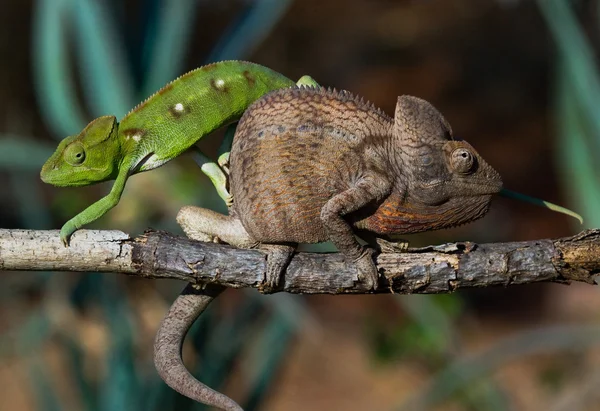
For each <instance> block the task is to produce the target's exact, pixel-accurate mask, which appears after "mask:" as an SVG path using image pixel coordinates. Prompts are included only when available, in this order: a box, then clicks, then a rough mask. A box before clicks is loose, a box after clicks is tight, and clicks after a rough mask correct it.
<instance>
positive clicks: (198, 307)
mask: <svg viewBox="0 0 600 411" xmlns="http://www.w3.org/2000/svg"><path fill="white" fill-rule="evenodd" d="M224 289H225V287H223V286H220V285H215V284H207V285H206V287H205V288H204V289H202V290H199V289H197V288H195V287H194V286H193V285H192V284H188V285H187V286H186V287H185V289H184V290H183V291H182V292H181V294H180V295H179V297H177V299H176V300H175V302H174V303H173V305H172V306H171V308H170V309H169V312H168V313H167V315H166V316H165V318H164V319H163V321H162V323H161V325H160V328H159V329H158V333H157V334H156V339H155V340H154V365H155V366H156V369H157V371H158V374H159V375H160V377H161V378H162V379H163V380H164V381H165V382H166V383H167V385H168V386H169V387H171V388H173V389H174V390H175V391H177V392H179V393H180V394H183V395H185V396H186V397H189V398H191V399H193V400H195V401H198V402H201V403H203V404H207V405H211V406H213V407H217V408H220V409H222V410H227V411H243V410H242V407H240V406H239V405H238V404H237V403H236V402H235V401H233V400H232V399H231V398H229V397H227V396H226V395H223V394H221V393H220V392H217V391H215V390H213V389H212V388H209V387H207V386H206V385H204V384H202V383H201V382H200V381H198V380H197V379H196V378H194V376H193V375H192V374H190V372H189V371H188V370H187V368H185V365H184V364H183V359H182V357H181V347H182V345H183V340H184V339H185V336H186V334H187V332H188V330H189V329H190V327H191V326H192V324H193V323H194V321H196V319H197V318H198V317H199V316H200V314H202V312H203V311H204V310H205V309H206V307H208V305H209V304H210V303H211V301H213V300H214V299H215V298H216V297H217V296H218V295H219V294H220V293H221V292H222V291H223V290H224Z"/></svg>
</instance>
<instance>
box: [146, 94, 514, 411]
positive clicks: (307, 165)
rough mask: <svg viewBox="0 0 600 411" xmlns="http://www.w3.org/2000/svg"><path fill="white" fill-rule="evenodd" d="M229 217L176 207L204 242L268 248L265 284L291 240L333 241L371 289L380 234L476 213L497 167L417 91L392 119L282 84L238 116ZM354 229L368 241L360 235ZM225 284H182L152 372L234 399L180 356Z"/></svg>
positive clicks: (497, 185) (226, 402)
mask: <svg viewBox="0 0 600 411" xmlns="http://www.w3.org/2000/svg"><path fill="white" fill-rule="evenodd" d="M229 166H230V168H229V172H230V175H229V179H230V180H229V183H230V191H231V194H232V195H233V204H232V205H231V207H230V208H229V216H225V215H222V214H219V213H216V212H214V211H211V210H207V209H202V208H198V207H192V206H189V207H184V208H182V210H181V211H180V212H179V215H178V216H177V221H178V222H179V224H180V225H181V226H182V228H183V230H184V231H185V233H186V234H187V235H188V236H189V237H191V238H194V239H197V240H201V241H214V240H215V239H218V240H220V241H224V242H227V243H229V244H231V245H234V246H236V247H243V248H250V247H259V248H263V249H266V250H267V270H266V277H265V279H264V283H263V285H262V289H263V291H267V292H268V291H272V290H274V289H276V288H277V287H278V285H279V282H280V280H281V278H282V274H283V272H284V271H285V268H286V266H287V264H288V263H289V261H290V259H291V257H292V254H293V252H294V250H295V248H296V245H297V244H298V243H315V242H321V241H327V240H331V241H332V242H333V244H335V246H336V247H337V248H338V250H339V251H340V252H341V253H343V254H344V255H345V256H346V258H347V260H348V262H349V263H350V264H354V265H355V267H356V268H357V276H358V280H359V281H360V282H361V283H362V284H363V285H364V287H365V288H367V289H369V290H370V289H376V288H377V286H378V282H379V275H378V272H377V267H376V266H375V263H374V261H373V257H372V254H373V250H374V249H373V248H371V246H376V245H377V244H376V243H377V241H378V239H380V238H383V239H386V238H388V236H390V235H392V234H408V233H416V232H420V231H429V230H435V229H440V228H446V227H453V226H457V225H460V224H464V223H468V222H469V221H473V220H475V219H478V218H480V217H483V215H485V213H486V212H487V211H488V208H489V205H490V202H491V198H492V195H493V194H495V193H498V192H499V191H500V190H501V188H502V180H501V178H500V176H499V175H498V173H497V172H496V171H495V170H494V169H493V168H492V167H490V166H489V165H488V164H487V163H486V162H485V161H484V160H483V159H482V158H481V157H480V156H479V155H478V154H477V152H476V151H475V150H474V149H473V148H472V147H471V146H470V145H469V144H468V143H466V142H464V141H460V140H458V139H456V138H454V137H453V135H452V130H451V128H450V125H449V124H448V122H447V121H446V120H445V119H444V117H443V116H442V115H441V114H440V113H439V112H438V111H437V110H436V109H435V108H434V107H433V106H432V105H431V104H429V103H428V102H426V101H425V100H422V99H419V98H416V97H410V96H401V97H398V103H397V105H396V113H395V118H393V119H392V118H391V117H389V116H388V115H386V114H385V113H383V112H382V111H381V110H379V109H377V108H375V107H374V106H373V105H372V104H370V103H367V102H364V101H363V100H361V99H358V98H356V97H354V96H353V95H352V94H350V93H348V92H345V91H341V92H337V91H335V90H334V91H331V90H325V89H316V88H294V89H283V90H280V91H277V92H273V93H270V94H268V95H266V96H265V97H263V98H262V99H260V100H259V101H257V102H256V103H254V104H253V105H252V106H250V108H249V109H248V110H247V111H246V112H245V113H244V115H243V116H242V118H241V120H240V122H239V125H238V127H237V131H236V134H235V137H234V141H233V146H232V150H231V157H230V164H229ZM355 234H358V235H359V236H360V237H361V238H363V240H365V241H366V242H367V243H369V244H370V245H371V246H362V245H361V244H360V243H359V242H358V241H357V240H356V238H355ZM222 290H223V288H222V287H221V286H217V285H214V284H208V285H206V287H205V288H204V289H195V288H194V287H193V286H192V285H190V286H188V287H187V288H186V290H184V292H183V293H182V295H181V296H179V298H178V299H177V300H176V301H175V302H174V304H173V306H172V307H171V310H170V311H169V313H168V314H167V316H166V317H165V319H164V320H163V323H162V324H161V327H160V330H159V332H158V334H157V337H156V340H155V346H154V353H155V354H154V355H155V364H156V367H157V369H158V372H159V374H160V375H161V377H162V378H163V380H165V382H166V383H167V384H169V385H170V386H171V387H172V388H174V389H175V390H177V391H179V392H180V393H182V394H184V395H186V396H188V397H190V398H192V399H194V400H196V401H199V402H202V403H205V404H209V405H212V406H215V407H218V408H221V409H224V410H241V407H240V406H239V405H238V404H237V403H236V402H235V401H233V400H232V399H230V398H229V397H227V396H225V395H223V394H221V393H219V392H217V391H214V390H212V389H211V388H209V387H207V386H206V385H204V384H202V383H201V382H200V381H198V380H196V379H195V378H194V377H193V376H192V375H191V374H190V373H189V372H188V371H187V369H186V368H185V366H184V364H183V361H182V359H181V345H182V343H183V339H184V338H185V334H186V333H187V331H188V329H189V327H190V326H191V324H192V323H193V322H194V321H195V319H196V318H197V317H198V316H199V315H200V314H201V313H202V311H204V309H205V308H206V307H207V306H208V304H209V303H210V302H211V301H212V300H213V299H214V298H215V297H216V296H217V295H218V294H219V293H220V292H221V291H222Z"/></svg>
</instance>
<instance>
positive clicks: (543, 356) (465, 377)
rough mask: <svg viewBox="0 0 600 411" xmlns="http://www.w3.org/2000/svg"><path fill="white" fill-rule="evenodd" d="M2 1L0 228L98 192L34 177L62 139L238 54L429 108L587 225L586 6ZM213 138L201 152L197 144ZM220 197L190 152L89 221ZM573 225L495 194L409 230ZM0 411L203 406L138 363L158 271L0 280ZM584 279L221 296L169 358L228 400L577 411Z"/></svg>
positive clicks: (556, 1) (590, 352)
mask: <svg viewBox="0 0 600 411" xmlns="http://www.w3.org/2000/svg"><path fill="white" fill-rule="evenodd" d="M1 10H2V11H1V12H0V55H1V56H2V59H1V62H0V187H1V188H2V190H0V227H2V228H31V229H57V228H60V226H61V225H62V224H63V223H64V222H65V221H66V220H67V219H69V218H70V217H72V216H74V215H75V214H76V213H78V212H79V211H81V210H82V209H83V208H85V207H86V206H87V205H89V204H91V203H92V202H94V201H96V200H97V199H99V198H100V197H101V196H102V195H104V194H105V193H106V192H107V190H108V189H109V187H110V184H102V185H98V186H93V187H88V188H77V189H65V188H63V189H59V188H55V187H50V186H46V185H44V184H42V183H41V181H40V180H39V177H38V174H39V170H40V167H41V165H42V164H43V162H44V161H45V159H46V158H47V157H48V156H49V155H50V154H51V153H52V151H53V150H54V148H55V146H56V144H57V143H58V141H60V139H62V138H63V137H65V136H66V135H69V134H73V133H77V132H79V131H80V129H81V128H82V127H83V126H84V125H85V124H86V123H87V122H88V121H89V120H91V119H92V118H94V117H97V116H99V115H103V114H115V115H117V116H119V117H121V116H123V115H124V114H125V113H126V112H127V111H128V110H129V109H130V108H132V107H133V106H134V105H135V104H136V103H138V102H139V101H141V100H142V99H143V98H145V97H147V96H148V95H150V94H151V93H152V92H153V91H155V90H157V89H158V88H160V87H161V86H162V85H163V84H165V83H166V82H167V81H169V80H172V79H173V78H175V77H176V76H178V75H179V74H182V73H184V72H186V71H188V70H190V69H193V68H195V67H198V66H201V65H203V64H206V63H208V62H212V61H218V60H223V59H247V60H251V61H255V62H258V63H261V64H264V65H266V66H269V67H271V68H273V69H275V70H277V71H279V72H282V73H284V74H286V75H287V76H289V77H291V78H294V79H297V78H299V77H300V76H301V75H303V74H309V75H311V76H313V77H314V78H315V79H316V80H317V81H319V82H320V83H321V84H323V85H327V86H333V87H336V88H342V89H347V90H351V91H353V92H355V93H357V94H360V95H362V96H364V97H366V98H368V99H369V100H371V101H372V102H374V103H375V104H376V105H377V106H380V107H382V108H383V109H385V110H386V111H387V112H388V113H390V114H392V113H393V109H394V105H395V102H396V97H397V96H398V95H400V94H413V95H417V96H420V97H422V98H425V99H427V100H429V101H431V102H432V103H433V104H434V105H435V106H436V107H437V108H439V109H440V111H442V113H444V115H445V116H446V118H447V119H448V120H449V121H450V122H451V124H452V126H453V128H454V131H455V133H456V134H457V135H460V136H461V137H462V138H464V139H466V140H467V141H469V142H470V143H472V144H473V146H475V147H476V148H477V150H478V151H479V153H480V154H482V156H483V157H484V158H486V160H487V161H488V162H489V163H490V164H492V165H493V166H494V168H496V169H497V170H498V171H499V172H500V173H501V175H502V176H503V179H504V181H505V185H506V187H508V188H511V189H514V190H517V191H520V192H524V193H527V194H530V195H534V196H537V197H542V198H544V199H547V200H550V201H554V202H557V203H560V204H563V205H565V206H568V207H571V208H573V209H575V210H576V211H579V212H580V213H581V214H583V216H584V219H585V226H587V227H600V185H599V184H598V181H599V179H598V177H599V174H600V172H599V171H598V167H597V166H596V160H595V159H596V158H598V157H599V155H600V116H599V115H598V113H597V110H598V107H600V81H599V77H598V70H597V67H596V63H595V60H596V54H597V50H598V49H599V46H600V5H599V2H597V1H574V2H568V1H565V0H545V1H544V0H540V1H537V2H536V1H518V0H503V1H500V0H497V1H491V0H490V1H479V0H456V1H452V2H448V1H441V0H438V1H434V0H429V1H394V0H344V1H342V0H337V1H336V0H296V1H291V0H254V1H251V0H237V1H234V0H195V1H193V0H172V1H167V0H146V1H144V0H137V1H135V0H127V1H121V0H37V1H32V0H29V1H24V0H5V1H3V2H2V7H1ZM220 135H221V134H220V133H215V136H213V137H211V138H208V139H206V141H203V142H202V146H203V147H204V148H205V149H206V150H207V151H208V152H210V153H214V152H215V150H216V147H217V146H218V143H219V139H220ZM186 204H196V205H201V206H206V207H213V208H215V209H220V210H223V208H222V205H221V202H220V200H219V199H218V197H217V196H216V193H215V191H214V189H213V188H212V186H211V185H210V183H209V182H208V180H207V179H206V178H205V177H204V176H203V175H202V174H201V173H200V172H199V170H198V168H197V167H196V166H195V165H194V163H193V161H192V160H191V158H189V157H188V156H182V157H181V158H180V159H177V160H176V161H174V162H171V163H169V164H168V165H166V166H165V167H162V168H160V169H158V170H155V171H152V172H151V173H143V174H141V175H137V176H135V177H133V178H132V179H131V180H130V181H129V182H128V184H127V189H126V191H125V195H124V196H123V198H122V199H121V202H120V203H119V205H118V206H117V207H116V208H115V209H113V210H112V211H111V212H109V213H108V214H107V215H106V216H105V217H103V218H102V219H100V220H99V221H97V222H96V223H94V224H93V225H92V227H94V228H104V229H120V230H123V231H126V232H128V233H131V234H133V235H136V234H139V233H141V232H142V231H143V230H144V229H145V228H146V227H153V228H158V229H165V230H169V231H173V232H176V233H181V231H180V230H179V229H178V227H177V226H176V224H175V215H176V213H177V210H178V209H179V207H181V206H183V205H186ZM582 228H583V227H581V226H579V225H577V223H576V222H575V220H570V219H568V218H567V217H565V216H562V215H558V214H554V213H551V212H549V211H545V210H541V209H538V208H535V207H532V206H529V205H526V204H520V203H517V202H515V201H511V200H506V199H497V200H496V201H495V202H494V204H493V207H492V209H491V211H490V213H489V214H488V215H487V216H486V217H485V218H484V219H482V220H480V221H478V222H476V223H473V224H470V225H467V226H464V227H460V228H457V229H453V230H445V231H440V232H434V233H428V234H423V235H419V236H413V237H412V238H408V239H409V240H411V242H412V244H413V245H415V246H418V245H424V244H432V243H441V242H445V241H456V240H471V241H477V242H484V241H485V242H492V241H494V242H500V241H516V240H531V239H537V238H545V237H560V236H566V235H569V234H572V233H575V232H577V231H579V230H580V229H582ZM0 275H1V276H2V282H1V284H2V287H0V312H1V315H0V409H1V410H14V411H21V410H40V411H63V410H84V411H88V410H89V411H114V410H117V411H118V410H133V411H136V410H178V411H183V410H201V409H204V407H203V406H201V405H199V404H196V403H193V402H192V401H189V400H187V399H186V398H183V397H181V396H179V395H178V394H176V393H175V392H173V391H172V390H170V389H169V388H168V387H166V386H165V385H164V384H163V383H162V382H161V381H160V380H159V378H158V376H157V375H156V372H155V371H154V368H153V365H152V342H153V338H154V333H155V331H156V329H157V327H158V324H159V321H160V320H161V318H162V316H163V315H164V313H165V312H166V310H167V307H168V305H169V304H170V303H171V302H172V301H173V299H174V298H175V296H176V295H177V293H178V292H179V291H180V290H181V289H182V288H183V287H184V284H182V283H180V282H169V281H160V282H159V281H148V280H141V279H136V278H129V277H125V276H119V275H107V274H97V273H89V274H79V273H33V272H14V273H12V272H1V273H0ZM598 293H599V291H598V290H597V289H596V288H595V287H590V286H587V285H581V284H573V285H571V286H570V287H565V286H561V285H555V284H541V285H540V284H538V285H529V286H522V287H516V288H509V289H500V288H498V289H482V290H473V291H468V292H460V293H458V294H454V295H440V296H391V295H390V296H377V297H369V296H335V297H334V296H310V297H303V296H296V295H284V294H281V295H273V296H261V295H259V294H258V292H256V291H253V290H252V291H239V290H236V291H229V292H226V293H225V294H224V295H223V296H222V297H221V298H220V299H219V300H218V301H217V302H216V303H215V304H214V305H213V306H212V307H211V308H210V309H209V310H208V311H207V313H206V314H205V315H204V316H203V317H202V319H201V321H199V323H198V324H196V326H195V327H194V328H193V330H192V333H191V335H190V337H189V338H188V340H187V342H186V346H185V347H184V355H185V358H186V362H187V363H188V364H189V366H190V368H191V370H192V371H193V372H194V374H195V375H196V376H198V377H199V378H200V379H201V380H202V381H204V382H205V383H207V384H209V385H211V386H212V387H214V388H216V389H220V390H223V391H224V392H226V393H227V394H228V395H230V396H232V397H233V398H234V399H236V400H237V401H238V402H239V403H240V404H241V405H242V406H244V407H245V408H246V409H248V410H258V409H261V410H305V409H314V410H330V409H344V410H391V409H397V410H416V409H423V410H425V409H436V410H437V409H439V410H556V411H558V410H569V411H575V410H598V409H600V390H598V386H599V385H600V371H598V370H599V369H600V315H599V313H600V299H599V298H598V297H599V294H598Z"/></svg>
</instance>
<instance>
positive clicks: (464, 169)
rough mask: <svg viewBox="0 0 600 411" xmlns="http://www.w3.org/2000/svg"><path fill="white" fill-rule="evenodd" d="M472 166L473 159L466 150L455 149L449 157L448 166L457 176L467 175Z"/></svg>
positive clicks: (473, 163)
mask: <svg viewBox="0 0 600 411" xmlns="http://www.w3.org/2000/svg"><path fill="white" fill-rule="evenodd" d="M474 165H475V157H474V156H473V154H472V153H471V152H470V151H469V150H467V149H466V148H457V149H456V150H454V151H453V152H452V154H451V156H450V166H451V167H452V169H453V170H454V171H456V172H457V173H459V174H469V173H470V172H471V171H473V166H474Z"/></svg>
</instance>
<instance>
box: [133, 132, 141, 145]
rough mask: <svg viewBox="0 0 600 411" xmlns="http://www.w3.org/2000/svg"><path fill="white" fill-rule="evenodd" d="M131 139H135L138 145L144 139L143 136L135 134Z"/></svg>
mask: <svg viewBox="0 0 600 411" xmlns="http://www.w3.org/2000/svg"><path fill="white" fill-rule="evenodd" d="M131 138H133V141H135V142H136V143H137V142H139V141H140V140H141V139H142V135H141V134H134V135H133V136H132V137H131Z"/></svg>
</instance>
